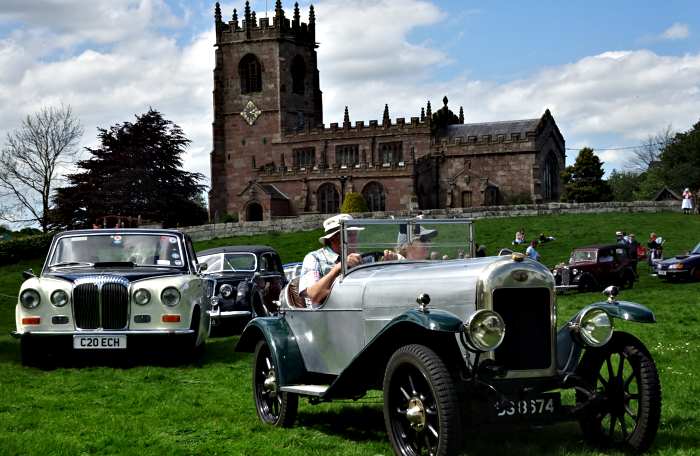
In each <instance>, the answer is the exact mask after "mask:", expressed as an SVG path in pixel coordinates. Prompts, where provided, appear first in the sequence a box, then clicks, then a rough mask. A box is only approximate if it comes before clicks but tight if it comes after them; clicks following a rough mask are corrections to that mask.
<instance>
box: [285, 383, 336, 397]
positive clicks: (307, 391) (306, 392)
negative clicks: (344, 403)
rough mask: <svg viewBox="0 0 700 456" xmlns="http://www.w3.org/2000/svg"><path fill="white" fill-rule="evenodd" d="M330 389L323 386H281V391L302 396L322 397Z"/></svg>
mask: <svg viewBox="0 0 700 456" xmlns="http://www.w3.org/2000/svg"><path fill="white" fill-rule="evenodd" d="M327 389H328V387H327V386H323V385H290V386H280V391H284V392H286V393H295V394H300V395H302V396H321V395H322V394H323V393H325V392H326V390H327Z"/></svg>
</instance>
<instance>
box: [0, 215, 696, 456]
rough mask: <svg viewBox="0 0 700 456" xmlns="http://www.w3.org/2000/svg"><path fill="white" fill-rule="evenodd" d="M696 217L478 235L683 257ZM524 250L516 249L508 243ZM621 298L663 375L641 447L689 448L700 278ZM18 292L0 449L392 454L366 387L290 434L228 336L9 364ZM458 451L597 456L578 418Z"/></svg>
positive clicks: (563, 306) (317, 411)
mask: <svg viewBox="0 0 700 456" xmlns="http://www.w3.org/2000/svg"><path fill="white" fill-rule="evenodd" d="M699 224H700V217H694V216H684V215H682V214H672V213H652V214H595V215H567V216H545V217H527V218H508V219H493V220H481V221H478V222H476V236H477V240H478V242H479V243H482V244H485V245H486V246H487V252H488V253H489V254H496V253H498V250H499V249H500V248H501V247H509V248H510V247H513V246H512V245H511V240H512V238H513V237H514V234H515V232H516V231H517V230H518V229H520V228H524V229H525V231H526V234H527V237H528V238H531V237H533V236H537V237H539V234H540V233H544V234H545V235H549V236H555V237H556V238H557V240H556V241H554V242H551V243H547V244H544V245H543V246H541V247H540V248H539V251H540V253H541V254H542V256H543V262H544V263H546V264H554V263H557V262H559V261H565V260H567V259H568V257H569V253H570V252H571V250H573V249H574V248H576V247H580V246H583V245H589V244H597V243H606V242H613V241H614V239H615V232H616V231H618V230H623V229H624V230H626V231H627V232H628V233H630V232H632V233H634V234H636V235H637V238H638V240H639V241H640V242H646V240H647V239H648V237H649V234H650V233H651V232H652V231H654V232H656V233H657V234H659V235H661V236H664V237H666V238H668V242H667V243H666V245H665V247H666V251H667V252H668V253H682V252H683V251H685V249H686V248H692V247H693V246H694V245H695V244H696V243H697V242H699V241H700V230H699V229H698V228H699ZM320 235H321V230H318V231H315V232H308V233H294V234H288V235H279V234H270V235H267V236H256V237H250V238H234V239H217V240H212V241H208V242H202V243H197V245H196V246H195V247H196V249H197V250H202V249H206V248H211V247H214V246H218V245H228V244H264V245H270V246H272V247H274V248H275V249H277V250H278V251H279V252H280V255H281V256H282V261H284V262H293V261H301V259H302V258H303V256H304V254H306V252H308V251H309V250H312V249H315V248H318V246H319V245H320V244H319V243H318V237H319V236H320ZM517 247H518V248H517V250H519V251H524V249H525V246H517ZM41 264H42V261H22V262H20V263H18V264H15V265H10V266H5V267H2V268H0V294H3V295H7V296H17V293H18V291H19V287H20V284H21V283H22V277H21V271H22V270H24V269H27V268H29V267H33V268H34V270H35V271H38V270H39V268H40V267H41ZM639 271H640V276H641V280H640V281H639V282H638V283H636V284H635V286H634V288H633V289H632V290H629V291H623V292H622V294H621V296H620V298H622V299H624V300H628V301H635V302H638V303H640V304H643V305H645V306H647V307H649V308H650V309H652V310H653V311H654V312H655V314H656V316H657V318H658V320H659V322H658V323H656V324H637V323H628V322H624V321H620V320H615V324H616V329H617V330H622V331H628V332H630V333H632V334H634V335H636V336H637V337H639V338H640V339H641V340H643V341H644V343H645V344H646V345H647V346H648V347H649V349H650V351H651V354H652V355H653V357H654V359H655V361H656V363H657V367H658V369H659V373H660V378H661V387H662V394H663V411H662V422H661V427H660V429H659V434H658V436H657V438H656V441H655V443H654V445H653V446H652V448H651V450H650V453H651V454H659V455H677V454H682V455H691V454H700V450H698V447H699V446H700V438H699V437H698V435H700V412H699V410H700V399H699V398H700V382H698V377H700V366H699V365H698V362H697V360H698V356H699V354H700V325H699V324H698V310H697V304H698V295H700V283H674V284H670V283H667V282H665V281H662V280H659V279H658V278H656V277H650V276H649V275H648V274H646V269H645V267H642V266H640V270H639ZM603 298H604V297H603V295H602V294H600V293H595V294H590V293H586V294H580V293H576V292H570V293H567V294H565V295H563V296H559V297H558V310H559V324H560V325H561V324H563V322H565V321H566V320H568V319H569V318H570V317H571V316H572V315H574V314H575V313H576V312H577V311H578V310H579V309H580V308H582V307H584V306H585V305H588V304H591V303H593V302H596V301H599V300H602V299H603ZM15 304H16V299H11V298H2V297H0V449H1V450H0V454H31V455H50V454H61V455H63V454H68V455H78V454H99V455H105V454H127V455H131V454H134V455H135V454H147V455H150V454H158V455H190V454H207V455H213V454H220V455H223V454H231V455H278V454H285V455H300V456H301V455H303V456H306V455H327V454H342V455H390V454H392V451H391V447H390V445H389V443H388V440H387V438H386V434H385V430H384V423H383V417H382V407H381V403H380V399H379V397H378V394H377V393H376V392H374V393H373V394H371V395H370V396H369V397H367V398H365V399H363V400H362V401H360V402H339V403H336V402H334V403H332V404H323V405H318V406H311V405H309V404H308V403H307V401H305V400H301V401H300V410H299V416H298V419H297V422H296V424H295V426H294V428H292V429H276V428H273V427H271V426H268V425H264V424H262V423H260V422H259V421H258V419H257V415H256V413H255V405H254V402H253V395H252V391H251V364H252V357H251V356H250V355H247V354H235V353H233V347H234V345H235V343H236V341H237V340H238V337H237V336H232V337H224V338H216V339H210V340H208V341H207V343H206V346H207V348H206V352H205V353H204V355H202V356H201V357H200V358H199V359H198V360H197V361H196V362H195V363H193V364H191V365H183V366H174V367H173V366H167V365H164V364H163V363H160V362H159V360H158V358H157V356H156V357H150V358H148V357H146V358H139V360H138V361H133V360H122V361H120V362H111V361H105V360H90V362H85V361H76V362H75V363H74V364H72V365H68V366H64V367H58V368H56V369H54V370H47V371H42V370H38V369H34V368H25V367H23V366H22V365H21V363H20V353H19V342H18V341H16V340H14V339H12V338H11V337H10V335H9V333H10V331H12V330H14V306H15ZM463 440H464V441H465V445H464V447H463V454H465V455H484V454H498V455H593V454H595V455H600V454H610V455H612V454H615V452H612V451H609V452H601V451H600V450H597V449H596V448H594V447H592V446H589V445H587V444H585V443H583V441H582V436H581V433H580V430H579V428H578V425H577V424H576V423H567V424H558V425H555V426H545V427H544V428H543V429H539V430H533V429H530V428H529V427H527V426H517V425H514V426H510V427H506V428H502V427H499V428H494V429H476V430H473V431H469V432H468V433H467V435H465V436H464V438H463Z"/></svg>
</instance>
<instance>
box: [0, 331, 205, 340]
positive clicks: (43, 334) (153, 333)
mask: <svg viewBox="0 0 700 456" xmlns="http://www.w3.org/2000/svg"><path fill="white" fill-rule="evenodd" d="M10 334H11V335H12V337H14V338H15V339H23V338H25V337H55V336H161V337H163V336H185V335H187V334H194V330H193V329H173V330H154V331H12V332H11V333H10Z"/></svg>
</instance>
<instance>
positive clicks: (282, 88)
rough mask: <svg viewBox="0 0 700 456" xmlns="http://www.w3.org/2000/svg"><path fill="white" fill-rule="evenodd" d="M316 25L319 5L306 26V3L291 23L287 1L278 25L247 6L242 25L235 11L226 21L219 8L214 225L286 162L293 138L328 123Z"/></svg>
mask: <svg viewBox="0 0 700 456" xmlns="http://www.w3.org/2000/svg"><path fill="white" fill-rule="evenodd" d="M315 22H316V21H315V16H314V9H313V6H311V7H310V9H309V22H308V24H306V23H303V22H301V21H300V15H299V4H298V3H296V4H295V7H294V16H293V18H292V19H291V20H290V19H287V18H286V17H285V13H284V10H283V9H282V3H281V0H277V2H276V5H275V14H274V16H273V17H272V18H267V17H264V18H256V14H255V11H251V10H250V4H249V2H247V1H246V6H245V11H244V15H243V17H242V18H241V20H240V21H239V17H238V12H237V11H236V10H235V9H234V10H233V16H232V19H231V20H230V21H228V22H225V21H223V20H222V16H221V8H220V6H219V3H217V4H216V10H215V24H216V44H215V48H216V50H215V55H216V61H215V67H214V93H213V95H214V122H213V125H212V128H213V141H214V143H213V149H212V152H211V157H210V163H211V165H210V166H211V190H210V191H209V217H210V219H211V220H214V219H215V218H216V217H217V216H218V218H220V219H221V218H223V217H224V216H225V214H227V213H232V212H234V211H236V210H237V209H238V201H237V200H238V198H239V195H241V193H242V192H243V191H244V190H245V189H246V188H247V187H249V184H250V181H251V180H253V179H254V172H255V171H256V170H257V169H259V168H260V167H263V166H266V165H267V164H268V163H269V164H273V163H274V161H275V158H278V157H274V155H275V154H274V145H275V144H279V142H280V140H281V137H282V136H283V135H284V132H285V131H287V130H288V129H292V128H294V127H301V128H303V127H304V126H307V125H308V126H316V125H318V124H322V123H323V104H322V94H321V89H320V85H319V74H318V65H317V56H316V48H317V47H318V45H317V43H316V42H315V35H316V33H315ZM272 166H274V165H272ZM233 176H235V179H234V178H233Z"/></svg>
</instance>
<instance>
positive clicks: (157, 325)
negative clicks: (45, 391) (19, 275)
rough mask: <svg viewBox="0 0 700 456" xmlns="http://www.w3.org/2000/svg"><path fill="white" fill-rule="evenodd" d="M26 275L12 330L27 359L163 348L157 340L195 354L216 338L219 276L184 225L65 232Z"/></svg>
mask: <svg viewBox="0 0 700 456" xmlns="http://www.w3.org/2000/svg"><path fill="white" fill-rule="evenodd" d="M23 276H24V278H25V279H26V281H25V282H24V283H23V284H22V288H21V289H20V293H19V302H18V304H17V310H16V312H15V316H16V324H17V330H16V331H13V332H12V336H13V337H15V338H18V339H21V341H22V342H21V344H22V363H23V364H24V365H29V366H32V365H37V366H38V365H42V364H44V363H45V362H46V361H47V360H48V357H47V355H48V354H50V353H53V354H61V353H63V354H66V353H68V354H76V353H86V352H89V351H90V350H93V351H94V350H100V351H102V352H103V353H104V354H105V355H104V357H105V358H108V357H109V358H111V357H115V356H116V355H117V354H118V353H124V352H128V353H134V351H135V350H138V351H141V350H143V349H144V348H150V349H151V351H157V350H154V348H155V346H156V344H157V343H163V344H165V345H166V346H167V347H168V350H166V351H170V352H172V353H177V354H179V355H184V356H187V355H189V354H193V353H194V350H195V348H196V347H198V346H201V345H202V344H204V341H205V340H206V339H207V338H208V337H209V333H210V313H209V308H210V307H209V306H210V300H211V299H210V298H211V293H210V290H211V287H210V285H211V282H210V281H208V280H206V279H204V278H203V277H202V276H201V275H200V274H199V267H198V266H197V259H196V257H195V253H194V249H193V248H192V240H191V239H190V237H189V236H187V235H186V234H183V233H180V232H179V231H173V230H140V229H114V230H81V231H65V232H63V233H60V234H57V235H56V237H54V239H53V241H52V243H51V247H50V248H49V254H48V256H47V257H46V262H45V263H44V267H43V268H42V270H41V273H40V274H39V275H35V274H34V271H32V270H31V269H29V270H27V271H24V273H23ZM174 348H176V350H174ZM180 358H182V356H181V357H180Z"/></svg>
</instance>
